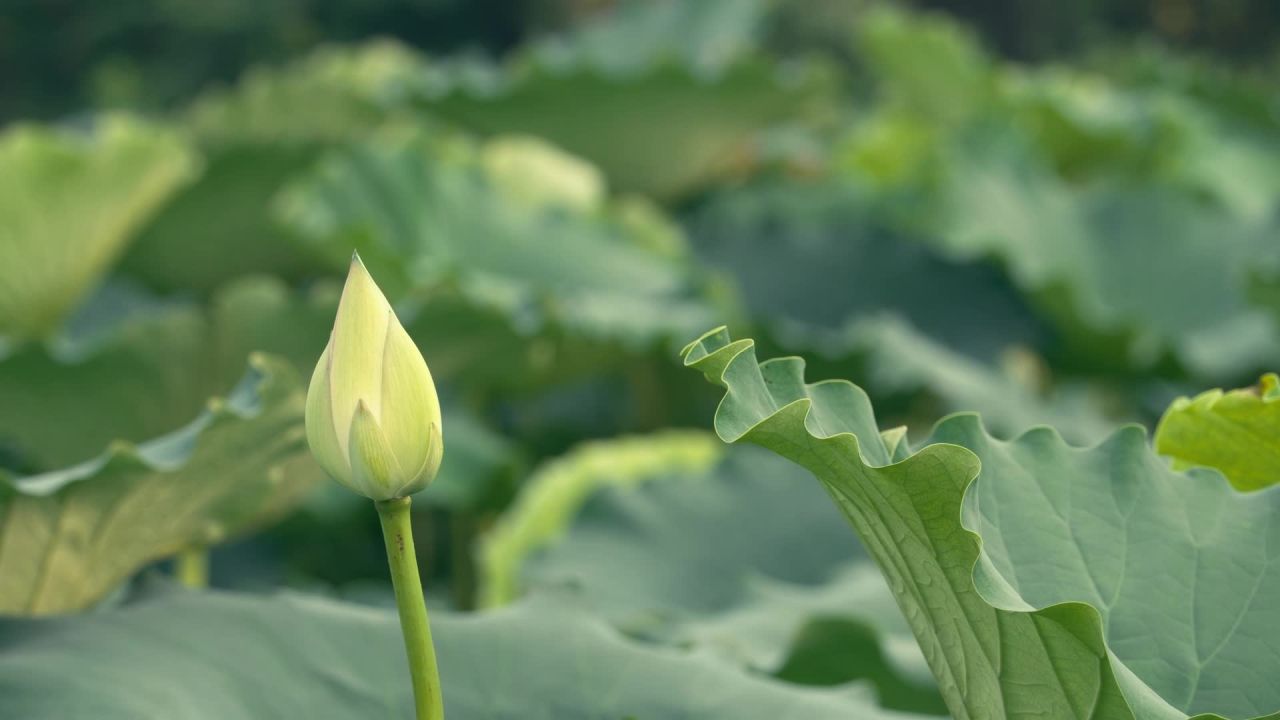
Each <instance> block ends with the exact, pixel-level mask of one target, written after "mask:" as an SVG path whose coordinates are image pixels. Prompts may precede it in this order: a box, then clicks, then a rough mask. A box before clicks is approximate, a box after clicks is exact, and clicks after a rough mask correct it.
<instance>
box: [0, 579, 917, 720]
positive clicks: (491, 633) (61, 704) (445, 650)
mask: <svg viewBox="0 0 1280 720" xmlns="http://www.w3.org/2000/svg"><path fill="white" fill-rule="evenodd" d="M432 634H433V636H434V638H435V643H436V648H437V656H438V657H439V660H440V674H441V683H442V687H443V693H444V701H445V711H446V713H447V714H448V716H449V717H456V718H468V719H469V720H517V719H518V720H619V719H621V718H688V719H689V720H696V719H702V718H705V719H707V720H711V719H717V720H718V719H719V718H740V719H741V720H800V719H801V718H803V720H837V719H839V720H850V719H865V720H880V719H886V720H887V719H889V718H903V719H904V720H905V719H906V718H910V717H919V716H912V715H906V714H901V713H893V712H889V711H886V710H882V709H880V708H879V707H877V706H876V705H875V704H874V702H873V701H871V700H870V699H869V698H868V697H867V695H866V693H864V692H859V691H858V690H857V689H854V688H836V689H817V688H802V687H798V686H794V685H788V684H786V683H782V682H778V681H774V680H770V679H767V678H761V677H754V676H751V675H748V674H745V673H742V672H741V671H739V670H737V669H734V668H732V667H729V666H726V665H724V664H722V663H718V662H716V661H714V660H711V659H708V658H705V657H700V656H698V655H696V654H690V653H685V652H682V651H678V650H672V649H661V648H654V647H646V646H643V645H638V644H635V643H633V642H630V641H628V640H626V639H624V638H622V637H620V636H619V635H618V634H617V632H616V631H615V630H613V629H612V628H610V627H608V625H607V624H606V623H604V622H603V621H600V620H598V619H595V618H592V617H591V616H590V615H589V614H587V613H584V612H583V611H582V609H581V608H577V607H574V606H573V605H571V604H564V603H559V604H557V603H555V602H552V601H551V600H549V599H545V598H544V599H539V600H535V601H532V602H525V603H521V604H519V605H517V606H513V607H511V608H506V609H503V610H499V611H495V612H491V613H485V614H482V615H470V616H468V615H457V614H451V613H440V612H437V613H434V615H433V618H432ZM0 649H2V650H3V652H0V714H3V715H5V716H6V717H59V718H90V717H92V718H94V719H95V720H126V719H128V720H134V719H135V718H139V717H183V718H189V719H190V720H205V719H208V720H223V719H225V718H295V717H297V718H300V717H307V718H318V719H327V718H333V719H334V720H337V719H338V718H343V719H346V718H357V717H358V718H364V717H410V715H411V713H412V700H411V697H410V693H409V682H408V675H407V665H406V662H405V659H404V646H403V641H402V639H401V637H400V628H399V623H398V621H397V619H396V617H395V614H394V613H392V612H390V611H386V610H375V609H372V608H368V607H363V606H356V605H349V604H343V603H338V602H335V601H331V600H324V599H319V598H315V597H308V596H304V595H295V594H281V595H276V596H273V597H265V598H264V597H253V596H246V595H235V594H229V593H205V594H200V595H197V594H189V593H178V592H169V593H164V594H160V595H158V596H153V597H151V598H147V599H143V600H141V601H139V602H136V603H133V604H130V605H126V606H124V607H121V608H118V609H113V610H110V611H106V612H103V613H97V614H94V615H89V616H84V617H79V618H71V619H62V620H54V621H49V620H45V621H26V622H7V623H2V624H0ZM69 674H70V676H73V677H75V678H76V682H75V683H74V684H72V685H68V684H67V681H66V679H67V677H68V676H69Z"/></svg>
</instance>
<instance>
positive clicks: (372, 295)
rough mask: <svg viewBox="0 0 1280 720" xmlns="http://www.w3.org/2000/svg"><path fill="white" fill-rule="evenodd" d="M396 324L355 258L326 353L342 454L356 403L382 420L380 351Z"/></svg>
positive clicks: (380, 294)
mask: <svg viewBox="0 0 1280 720" xmlns="http://www.w3.org/2000/svg"><path fill="white" fill-rule="evenodd" d="M393 322H394V323H396V324H399V323H398V321H396V320H395V314H394V313H393V312H392V310H391V305H390V304H388V303H387V299H386V298H385V297H383V296H382V291H381V290H379V289H378V286H377V285H376V284H374V282H373V278H372V277H370V275H369V271H368V270H365V268H364V263H362V262H360V258H359V256H356V257H353V258H352V260H351V270H350V272H348V273H347V284H346V285H345V286H344V287H343V288H342V299H341V300H339V301H338V317H337V318H336V319H335V320H334V322H333V335H331V336H330V337H329V349H328V352H329V364H330V368H329V402H330V403H331V410H332V413H333V418H334V420H335V422H334V431H335V433H336V434H337V436H338V442H339V443H341V444H342V449H343V454H344V455H348V454H349V452H348V447H347V443H348V439H349V436H350V431H351V421H352V419H353V418H354V417H355V414H356V404H357V403H358V402H359V401H361V400H364V402H365V404H366V405H368V406H369V412H370V413H371V414H373V416H374V417H381V416H382V415H381V413H382V350H383V347H384V346H385V345H386V342H387V330H388V329H389V325H390V324H391V323H393Z"/></svg>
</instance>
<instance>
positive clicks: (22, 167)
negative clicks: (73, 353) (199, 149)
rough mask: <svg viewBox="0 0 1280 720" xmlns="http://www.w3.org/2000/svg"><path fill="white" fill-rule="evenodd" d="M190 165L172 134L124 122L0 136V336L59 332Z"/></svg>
mask: <svg viewBox="0 0 1280 720" xmlns="http://www.w3.org/2000/svg"><path fill="white" fill-rule="evenodd" d="M194 166H195V158H194V157H193V153H192V152H191V150H190V149H189V148H188V147H187V146H186V144H185V143H184V142H183V141H182V140H181V139H179V137H178V136H177V135H176V134H175V133H174V132H172V131H170V130H169V129H166V128H161V127H158V126H154V125H150V124H145V123H142V122H140V121H137V120H132V119H129V118H127V117H124V116H108V117H105V118H102V119H100V120H98V121H97V122H96V123H95V126H94V128H93V129H92V130H91V131H90V132H87V133H76V132H71V131H60V130H51V129H46V128H40V127H35V126H16V127H14V128H11V129H9V130H7V131H6V132H5V133H4V134H3V135H0V167H3V168H4V173H3V177H2V178H0V334H6V335H16V336H42V335H47V334H49V333H51V332H53V331H54V330H55V329H57V327H58V326H59V325H60V323H61V322H62V321H63V319H64V318H65V317H66V316H67V315H68V314H69V313H70V312H71V311H72V310H73V309H74V308H75V306H76V305H77V304H78V303H79V302H80V300H81V299H82V298H83V297H84V296H85V294H87V293H88V292H89V291H91V290H92V289H93V288H94V286H95V285H96V284H97V283H98V281H99V280H100V279H101V277H102V276H103V275H104V274H105V273H106V272H107V271H108V270H109V269H110V268H111V265H112V264H113V263H114V262H115V260H116V259H117V258H118V257H119V256H120V255H121V253H123V252H124V250H125V248H126V246H127V244H128V242H129V240H130V238H131V236H132V233H133V232H134V230H136V229H137V227H138V226H139V225H140V224H142V223H143V222H144V221H145V220H146V219H147V217H148V216H149V215H151V214H152V213H153V212H154V211H155V210H156V208H157V207H158V206H159V205H160V204H161V203H163V202H164V200H165V198H167V197H168V196H169V195H170V194H172V193H173V192H174V190H175V189H177V188H178V187H179V186H180V185H182V184H183V183H184V182H186V181H187V180H188V178H189V177H190V175H191V174H192V171H193V170H194Z"/></svg>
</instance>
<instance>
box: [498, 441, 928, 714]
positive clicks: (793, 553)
mask: <svg viewBox="0 0 1280 720" xmlns="http://www.w3.org/2000/svg"><path fill="white" fill-rule="evenodd" d="M707 439H708V438H706V437H704V436H700V435H690V436H689V437H688V438H687V439H682V438H680V437H679V436H676V435H656V436H652V437H651V438H648V437H646V438H634V439H627V440H623V441H610V442H600V443H590V444H588V445H586V446H585V447H583V448H582V449H581V450H577V451H575V452H574V453H571V454H570V455H568V456H566V457H564V458H560V459H557V460H555V461H553V462H552V463H551V464H550V465H548V466H547V469H546V470H544V471H543V472H542V473H540V474H538V475H536V476H535V477H534V478H532V479H531V481H530V483H529V484H528V485H526V488H525V491H524V493H522V495H521V497H520V498H519V499H518V500H517V502H516V504H515V505H513V506H512V510H511V511H510V512H509V513H508V515H507V516H505V517H504V518H503V519H502V520H501V521H500V522H499V524H498V525H497V526H496V527H495V530H494V532H493V533H492V534H491V535H490V536H489V538H488V542H487V543H485V545H484V546H483V547H484V549H485V550H486V551H487V552H486V553H485V554H484V555H483V557H485V558H486V559H488V560H489V561H490V562H489V563H488V564H487V566H486V569H487V573H486V579H487V580H488V583H489V585H488V588H487V589H488V590H489V595H490V597H489V599H490V600H499V599H504V598H501V597H495V592H494V591H497V590H502V591H505V592H510V591H511V590H513V589H515V586H514V585H512V584H511V580H510V579H509V578H511V577H512V576H518V577H519V578H520V583H519V587H522V588H529V589H531V590H533V591H537V590H538V589H540V588H541V589H543V590H551V589H561V590H571V591H572V592H573V593H574V594H575V596H576V597H580V598H581V599H582V600H583V601H584V602H585V603H587V604H588V605H589V606H590V607H591V608H593V609H594V610H595V611H596V612H598V613H600V614H601V615H603V616H604V617H606V618H608V619H609V620H610V622H612V623H613V624H614V625H615V626H616V627H618V628H619V629H621V630H622V631H624V632H626V633H627V634H629V635H632V636H635V637H638V638H643V639H646V640H649V641H653V642H660V643H664V644H671V645H676V646H679V647H694V648H698V649H700V650H702V651H703V652H707V653H711V654H713V655H715V656H717V657H720V658H722V659H724V660H725V661H726V662H729V663H733V664H736V665H741V666H743V667H745V668H749V669H752V670H755V671H759V672H764V673H769V674H779V673H782V674H786V675H787V677H788V679H789V680H790V681H792V682H798V683H803V684H829V685H835V684H840V683H846V682H850V681H854V680H866V681H870V682H871V684H873V685H874V686H875V687H876V689H877V694H878V696H879V698H880V701H881V704H883V705H885V706H886V707H892V708H894V709H899V710H915V711H926V712H936V713H941V712H943V710H944V708H943V706H942V701H941V698H940V697H939V696H938V695H937V692H936V690H934V689H933V687H932V679H931V678H930V676H929V671H928V668H927V666H926V665H925V662H924V658H923V657H922V656H921V655H920V653H919V650H918V648H917V647H916V645H915V643H914V640H913V638H912V637H911V631H910V630H909V629H908V627H907V625H906V623H905V621H903V619H902V617H901V615H900V614H899V612H898V609H897V606H896V605H895V604H894V600H893V595H892V594H891V593H890V592H889V588H888V587H887V586H886V585H885V583H884V580H883V579H882V578H881V577H880V576H879V573H878V572H877V571H876V569H875V568H874V567H873V566H872V565H871V564H870V562H869V559H868V558H867V556H866V554H865V553H864V552H863V551H862V550H861V548H860V547H859V546H858V544H857V543H856V542H854V541H853V540H852V538H850V537H849V528H848V524H847V523H846V522H845V520H844V519H843V518H842V517H841V516H840V513H838V512H837V511H835V509H833V508H832V507H831V503H830V500H829V499H828V498H827V497H826V496H825V495H824V494H823V493H822V491H821V489H820V488H818V487H815V486H813V485H812V484H806V480H807V479H806V478H805V477H804V472H803V471H802V470H799V469H797V468H795V467H794V466H790V465H789V464H787V463H786V462H785V461H781V460H780V459H778V458H775V457H770V456H769V455H767V454H765V453H763V452H760V451H758V450H755V449H751V448H742V449H738V448H735V449H733V450H732V451H730V452H729V453H728V457H724V453H723V451H722V450H717V449H715V448H714V447H706V446H705V443H706V442H707ZM695 440H696V442H697V444H696V445H694V444H689V446H688V448H685V449H683V450H680V452H679V454H677V455H675V456H674V457H673V458H672V460H674V462H672V461H670V460H668V461H667V462H662V461H661V460H658V459H656V458H662V457H663V456H664V455H671V451H672V450H677V449H680V445H679V444H677V445H674V446H670V447H668V446H669V445H670V444H671V443H673V442H677V443H680V444H687V443H692V442H693V441H695ZM646 445H651V446H652V448H653V451H652V452H650V453H646V455H647V456H648V457H650V458H654V459H649V460H647V461H645V462H642V463H641V465H640V466H639V467H643V468H645V469H647V470H648V472H646V473H644V474H634V475H633V474H632V472H633V471H632V470H631V468H632V467H633V466H632V465H631V464H628V463H625V462H619V460H622V459H625V458H628V457H629V456H631V455H632V454H633V453H636V452H637V451H639V450H640V449H642V448H645V447H646ZM694 449H696V450H697V452H696V454H687V453H688V451H689V450H694ZM636 457H637V459H639V458H642V457H645V456H640V455H637V456H636ZM690 460H696V462H692V463H691V462H689V461H690ZM664 465H665V467H663V466H664ZM569 489H572V490H573V493H572V494H571V493H569V492H568V490H569ZM566 498H571V499H572V500H573V501H574V502H573V503H572V504H569V503H566V502H565V501H564V500H565V499H566ZM743 518H751V521H750V522H743ZM534 539H537V540H538V542H537V543H536V544H534V543H532V542H530V541H531V540H534ZM515 550H518V551H519V552H518V553H517V552H513V551H515ZM675 558H679V560H678V561H676V560H675ZM850 596H855V597H857V598H859V599H858V601H857V602H856V604H855V603H853V602H850ZM820 624H821V625H822V626H823V627H826V628H828V629H832V630H833V632H834V633H835V636H836V637H838V638H839V640H836V641H832V642H826V643H824V642H822V641H821V640H820V639H819V638H816V637H806V634H807V633H808V632H810V631H811V630H812V629H816V627H817V626H818V625H820ZM853 626H856V627H857V628H861V632H860V633H859V632H857V631H852V632H851V631H850V630H849V628H850V627H853ZM835 628H839V631H836V630H834V629H835ZM851 636H856V638H857V639H856V640H855V641H854V642H853V643H851V644H844V643H843V641H845V640H849V639H850V638H851ZM832 650H838V652H840V653H841V656H842V663H841V664H840V665H836V666H824V671H825V673H824V674H823V675H821V676H819V675H817V674H815V673H813V672H812V671H807V672H806V671H802V670H801V667H802V666H803V664H804V663H805V662H806V657H811V656H812V655H811V654H816V653H819V652H828V651H832Z"/></svg>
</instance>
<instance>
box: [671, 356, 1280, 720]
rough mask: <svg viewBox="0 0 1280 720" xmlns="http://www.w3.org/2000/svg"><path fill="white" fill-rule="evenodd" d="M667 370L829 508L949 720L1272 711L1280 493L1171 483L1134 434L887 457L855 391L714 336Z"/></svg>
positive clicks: (942, 448) (954, 442) (963, 437)
mask: <svg viewBox="0 0 1280 720" xmlns="http://www.w3.org/2000/svg"><path fill="white" fill-rule="evenodd" d="M685 363H686V364H687V365H690V366H692V367H695V368H697V369H698V370H700V371H702V372H703V373H704V374H706V375H707V377H708V378H709V379H710V380H712V381H714V382H717V383H719V384H722V385H724V386H725V387H726V388H727V392H726V395H725V398H724V400H723V401H722V402H721V405H720V408H719V410H718V411H717V413H716V419H715V426H716V431H717V433H718V434H719V435H720V437H721V438H723V439H725V440H727V441H738V440H746V441H748V442H753V443H756V444H760V445H762V446H764V447H767V448H769V449H772V450H774V451H775V452H778V453H779V454H781V455H783V456H785V457H787V458H789V459H791V460H793V461H795V462H797V463H799V464H801V465H803V466H804V467H806V468H807V469H809V470H810V471H811V472H813V473H814V474H815V475H816V476H817V477H818V479H819V480H820V481H821V482H822V484H823V485H824V486H825V487H826V489H827V490H828V492H829V493H830V494H831V495H832V497H833V499H834V500H835V501H836V503H837V505H839V506H840V508H841V509H842V510H843V511H844V512H845V514H846V516H847V517H848V518H849V520H850V522H851V523H852V524H853V526H854V528H855V530H856V531H857V533H858V535H859V536H860V537H861V538H862V540H863V543H864V544H865V545H866V546H867V548H868V550H869V551H870V553H871V554H872V556H873V557H875V558H876V560H877V563H878V564H879V566H880V568H881V570H882V571H883V572H884V573H885V575H886V577H887V579H888V581H889V586H890V587H891V588H892V589H893V591H894V594H895V595H896V596H897V598H898V603H899V606H900V607H901V608H902V610H903V613H904V615H905V616H906V618H907V620H908V622H909V623H910V625H911V627H912V630H913V631H914V633H915V635H916V638H917V640H918V641H919V643H920V645H921V648H922V649H923V651H924V654H925V658H926V659H927V660H928V662H929V665H930V667H931V668H932V670H933V673H934V675H935V677H936V678H937V679H938V684H939V687H940V689H941V691H942V694H943V697H944V698H945V699H946V701H947V705H948V708H949V709H950V711H951V713H952V715H953V716H955V717H957V718H971V717H972V718H1006V717H1010V718H1011V717H1027V716H1032V715H1035V716H1039V717H1053V718H1141V719H1146V718H1158V719H1160V720H1165V719H1173V718H1186V717H1190V716H1204V717H1230V718H1253V717H1260V716H1265V717H1280V713H1277V712H1276V710H1277V708H1278V707H1280V690H1278V689H1277V686H1276V685H1275V683H1273V682H1271V678H1272V677H1274V676H1275V674H1276V673H1277V672H1278V671H1280V668H1278V667H1277V666H1276V663H1277V656H1276V654H1275V653H1273V652H1271V651H1270V650H1269V647H1270V646H1269V645H1268V642H1267V640H1266V639H1267V638H1268V637H1272V636H1273V635H1274V628H1275V627H1276V623H1275V621H1274V618H1273V617H1272V615H1273V613H1272V610H1271V606H1269V605H1268V604H1267V603H1266V602H1265V600H1264V599H1265V598H1266V597H1268V595H1269V593H1271V592H1273V588H1274V587H1275V586H1276V584H1277V583H1278V582H1280V574H1278V573H1277V571H1275V570H1274V565H1273V564H1272V563H1270V562H1269V561H1268V554H1269V551H1268V545H1269V542H1267V541H1266V540H1265V538H1266V537H1267V536H1268V533H1269V528H1271V527H1272V526H1273V525H1274V523H1273V519H1274V518H1275V517H1277V514H1276V513H1277V509H1280V508H1277V507H1276V506H1277V505H1278V504H1280V495H1278V494H1276V493H1274V492H1265V491H1264V492H1262V493H1255V494H1248V495H1246V494H1240V493H1238V492H1237V491H1235V490H1234V489H1232V488H1231V487H1230V485H1229V484H1227V483H1226V482H1225V481H1224V480H1223V478H1222V477H1221V476H1219V475H1217V474H1216V473H1206V472H1197V473H1191V474H1183V473H1177V472H1173V471H1171V470H1169V469H1168V468H1167V467H1166V466H1165V464H1164V462H1163V461H1161V460H1160V459H1159V458H1158V457H1157V456H1156V455H1155V454H1154V453H1153V452H1152V451H1151V449H1150V448H1149V446H1148V445H1147V443H1146V438H1145V436H1144V434H1143V432H1142V431H1141V429H1140V428H1137V427H1128V428H1125V429H1122V430H1120V431H1118V432H1117V433H1115V434H1114V435H1112V436H1111V437H1110V438H1108V439H1107V440H1106V441H1105V442H1103V443H1102V444H1100V445H1097V446H1095V447H1092V448H1087V449H1081V448H1074V447H1071V446H1069V445H1067V444H1066V443H1065V442H1064V441H1063V440H1062V439H1061V437H1060V436H1059V435H1057V434H1056V433H1055V432H1053V431H1052V430H1050V429H1048V428H1041V429H1037V430H1033V431H1030V432H1027V433H1026V434H1024V435H1022V436H1019V437H1018V438H1016V439H1014V440H1012V441H1009V442H1003V441H999V440H995V439H993V438H991V437H990V436H989V435H987V433H986V431H985V430H984V429H983V428H982V426H981V423H980V422H979V421H978V419H977V417H976V416H972V415H959V416H955V417H952V418H949V419H947V420H944V421H943V422H941V423H939V425H938V426H937V427H936V428H935V429H934V433H933V436H932V438H931V439H930V441H929V442H927V443H925V444H924V446H923V447H922V448H921V449H919V450H917V451H915V452H914V453H913V454H910V455H906V454H905V453H903V454H899V453H895V452H892V449H891V448H890V447H889V446H888V445H887V444H886V443H885V441H884V439H883V438H882V437H881V435H880V434H879V432H877V430H876V420H875V417H874V414H873V411H872V408H871V405H870V402H869V401H868V399H867V396H866V394H865V393H864V392H863V391H862V390H861V389H860V388H858V387H857V386H855V385H852V384H851V383H847V382H839V381H832V382H825V383H818V384H814V385H806V384H805V383H804V378H803V368H804V364H803V362H802V361H800V360H798V359H794V358H791V359H781V360H774V361H770V362H766V363H759V362H757V360H756V358H755V352H754V349H753V342H752V341H751V340H738V341H731V339H730V338H729V336H728V334H727V333H726V332H724V331H723V330H721V331H714V332H712V333H708V334H707V335H706V336H704V337H702V338H700V339H699V340H697V341H695V342H694V343H692V344H690V345H689V347H688V348H686V351H685ZM1259 533H1261V534H1262V537H1263V538H1264V540H1263V541H1262V542H1259V541H1258V534H1259Z"/></svg>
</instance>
